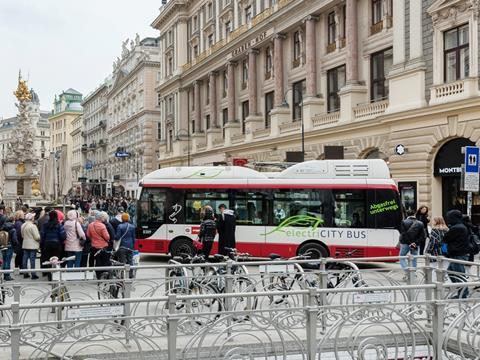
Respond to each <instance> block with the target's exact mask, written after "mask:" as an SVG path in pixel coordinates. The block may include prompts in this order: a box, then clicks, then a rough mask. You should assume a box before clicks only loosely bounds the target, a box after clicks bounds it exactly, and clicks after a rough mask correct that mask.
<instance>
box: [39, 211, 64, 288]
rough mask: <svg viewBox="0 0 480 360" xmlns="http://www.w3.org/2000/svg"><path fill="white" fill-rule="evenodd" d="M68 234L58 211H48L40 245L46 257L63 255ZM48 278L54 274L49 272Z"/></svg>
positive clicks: (50, 278)
mask: <svg viewBox="0 0 480 360" xmlns="http://www.w3.org/2000/svg"><path fill="white" fill-rule="evenodd" d="M66 237H67V235H66V233H65V229H64V228H63V225H62V224H61V223H60V221H59V220H58V213H57V211H55V210H52V211H50V212H49V213H48V221H47V223H46V224H45V225H43V228H42V230H41V231H40V247H41V248H42V249H43V251H45V258H46V259H47V261H48V259H50V258H52V257H53V256H56V257H58V258H59V259H60V258H61V257H62V252H63V243H64V241H65V239H66ZM48 280H49V281H51V280H52V274H51V273H49V274H48Z"/></svg>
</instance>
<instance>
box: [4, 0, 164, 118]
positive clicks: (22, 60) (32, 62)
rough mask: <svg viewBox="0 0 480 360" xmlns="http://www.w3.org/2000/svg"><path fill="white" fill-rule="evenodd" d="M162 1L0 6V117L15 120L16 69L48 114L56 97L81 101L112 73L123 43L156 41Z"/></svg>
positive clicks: (19, 1) (33, 0)
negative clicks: (68, 93)
mask: <svg viewBox="0 0 480 360" xmlns="http://www.w3.org/2000/svg"><path fill="white" fill-rule="evenodd" d="M160 5H161V0H136V1H135V0H78V1H72V0H0V117H2V116H3V117H4V118H6V117H10V116H14V115H15V114H16V108H15V105H14V102H15V100H16V99H15V98H14V96H13V94H12V92H13V90H14V89H15V88H16V85H17V77H18V69H19V68H21V69H22V74H23V75H24V78H27V77H28V76H29V86H30V87H32V88H33V89H35V91H36V92H37V93H38V95H39V97H40V103H41V104H40V105H41V106H40V107H41V109H42V110H51V109H52V103H53V98H54V95H55V94H58V93H60V92H61V91H62V90H66V89H68V88H70V87H71V88H74V89H76V90H78V91H80V92H81V93H83V94H84V95H86V94H88V93H89V92H90V91H92V90H93V89H94V88H96V87H97V85H99V84H100V83H101V82H102V80H103V79H105V78H106V77H107V76H108V75H109V74H110V73H111V71H112V63H113V61H114V60H115V59H116V57H117V56H120V54H121V47H122V41H123V40H125V39H126V38H127V37H129V38H130V39H133V38H135V33H136V32H138V33H139V34H140V36H141V37H142V38H143V37H146V36H156V35H157V32H156V31H155V30H154V29H152V28H151V27H150V24H151V23H152V22H153V20H154V19H155V17H156V16H157V15H158V13H159V11H158V9H159V7H160Z"/></svg>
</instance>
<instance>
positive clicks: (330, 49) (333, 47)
mask: <svg viewBox="0 0 480 360" xmlns="http://www.w3.org/2000/svg"><path fill="white" fill-rule="evenodd" d="M336 48H337V43H334V42H333V43H331V44H328V45H327V54H330V53H332V52H334V51H335V50H336Z"/></svg>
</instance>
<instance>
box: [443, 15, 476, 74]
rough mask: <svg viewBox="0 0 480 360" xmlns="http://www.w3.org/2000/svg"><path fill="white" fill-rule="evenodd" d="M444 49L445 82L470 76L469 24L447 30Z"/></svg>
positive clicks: (444, 35)
mask: <svg viewBox="0 0 480 360" xmlns="http://www.w3.org/2000/svg"><path fill="white" fill-rule="evenodd" d="M443 49H444V50H443V59H444V64H445V65H444V69H445V71H444V79H445V82H450V81H456V80H459V79H464V78H466V77H468V75H469V70H470V65H469V64H470V56H469V39H468V24H467V25H462V26H459V27H456V28H455V29H451V30H448V31H445V32H444V34H443Z"/></svg>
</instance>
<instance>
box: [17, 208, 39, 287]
mask: <svg viewBox="0 0 480 360" xmlns="http://www.w3.org/2000/svg"><path fill="white" fill-rule="evenodd" d="M34 220H35V214H34V213H28V214H27V215H25V223H24V224H23V225H22V228H21V232H22V238H23V243H22V249H23V256H22V269H28V262H29V261H30V270H31V276H32V280H37V279H38V276H37V274H36V273H35V261H36V259H37V251H38V248H39V247H40V232H39V231H38V228H37V226H36V225H35V224H34ZM23 277H24V278H25V279H28V278H29V277H30V275H28V274H23Z"/></svg>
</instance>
